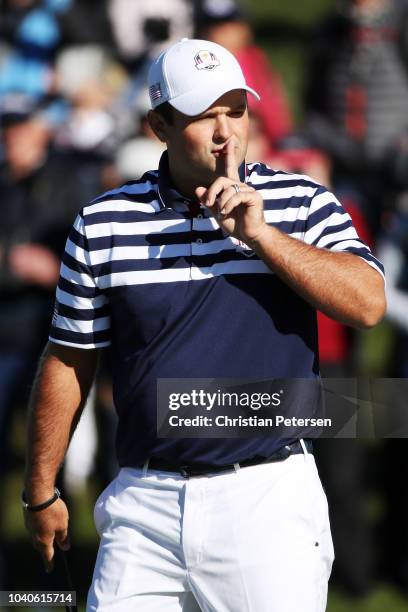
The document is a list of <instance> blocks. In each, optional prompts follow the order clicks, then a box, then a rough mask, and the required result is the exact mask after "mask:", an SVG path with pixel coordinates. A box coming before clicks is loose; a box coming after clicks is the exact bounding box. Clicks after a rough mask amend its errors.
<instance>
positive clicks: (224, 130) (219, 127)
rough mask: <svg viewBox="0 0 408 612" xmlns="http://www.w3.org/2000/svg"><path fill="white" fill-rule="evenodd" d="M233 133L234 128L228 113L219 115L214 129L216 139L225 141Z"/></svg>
mask: <svg viewBox="0 0 408 612" xmlns="http://www.w3.org/2000/svg"><path fill="white" fill-rule="evenodd" d="M231 135H232V130H231V126H230V122H229V118H228V116H227V115H224V114H220V115H217V119H216V123H215V130H214V141H215V142H218V143H219V142H225V141H226V140H228V138H229V137H230V136H231Z"/></svg>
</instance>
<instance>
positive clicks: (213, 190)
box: [205, 176, 231, 208]
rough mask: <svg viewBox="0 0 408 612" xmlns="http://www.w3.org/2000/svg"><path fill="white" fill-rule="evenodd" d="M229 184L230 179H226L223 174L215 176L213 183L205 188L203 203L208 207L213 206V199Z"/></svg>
mask: <svg viewBox="0 0 408 612" xmlns="http://www.w3.org/2000/svg"><path fill="white" fill-rule="evenodd" d="M230 185H231V179H227V178H225V177H223V176H220V177H219V178H217V179H216V180H215V181H214V182H213V184H212V185H211V186H210V187H209V188H208V189H207V200H206V201H205V205H206V206H209V207H210V208H211V207H212V206H214V204H215V200H216V199H217V197H218V196H220V195H221V193H222V192H223V191H224V189H227V188H228V187H229V186H230Z"/></svg>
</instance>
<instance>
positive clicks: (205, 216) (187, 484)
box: [25, 39, 385, 612]
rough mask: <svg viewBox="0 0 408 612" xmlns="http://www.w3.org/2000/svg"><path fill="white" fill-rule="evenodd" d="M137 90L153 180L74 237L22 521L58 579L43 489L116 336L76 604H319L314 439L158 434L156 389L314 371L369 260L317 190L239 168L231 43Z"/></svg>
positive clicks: (357, 306) (80, 225)
mask: <svg viewBox="0 0 408 612" xmlns="http://www.w3.org/2000/svg"><path fill="white" fill-rule="evenodd" d="M149 86H150V96H151V101H152V106H153V110H152V111H151V112H150V114H149V120H150V123H151V126H152V128H153V129H154V131H155V132H156V134H157V136H158V137H159V138H160V139H161V140H162V141H163V142H165V143H166V145H167V152H166V153H165V154H164V155H163V157H162V159H161V161H160V166H159V170H158V171H156V172H149V173H147V174H145V175H144V176H143V177H142V178H141V179H140V180H139V181H134V182H133V183H127V184H126V185H125V186H124V187H122V188H119V189H117V190H114V191H112V192H110V193H109V194H105V195H104V196H102V197H101V198H98V199H96V200H94V201H93V202H92V203H91V204H90V205H89V206H86V207H85V208H84V209H83V211H82V212H81V214H80V215H79V216H78V219H77V221H76V222H75V225H74V228H73V230H72V232H71V234H70V237H69V240H68V242H67V247H66V253H65V257H64V261H63V264H62V268H61V278H60V283H59V286H58V290H57V304H56V309H55V314H54V319H53V325H52V330H51V336H50V339H51V342H50V344H49V345H48V347H47V348H46V350H45V353H44V356H43V359H42V363H41V367H40V371H39V375H38V379H37V382H36V385H35V388H34V391H33V398H32V409H31V416H30V424H29V450H28V461H27V473H26V481H25V500H26V502H27V503H28V505H29V508H31V511H30V510H29V509H27V510H26V515H25V516H26V523H27V527H28V529H29V531H30V532H31V535H32V538H33V540H34V544H35V546H36V547H37V549H38V550H39V551H40V553H41V554H42V557H43V559H44V561H45V564H46V567H47V568H49V569H50V568H51V566H52V557H53V545H54V540H55V541H56V543H57V544H58V545H59V546H61V547H63V548H64V547H66V546H67V545H68V541H67V522H68V516H67V510H66V507H65V504H64V503H63V501H62V500H61V499H55V498H56V497H57V495H56V494H55V495H53V492H54V482H55V476H56V473H57V471H58V468H59V466H60V464H61V462H62V461H63V457H64V454H65V451H66V447H67V445H68V443H69V437H70V435H71V433H72V431H73V429H74V426H75V423H76V422H77V420H78V418H79V415H80V411H81V407H82V406H83V403H84V401H85V398H86V395H87V392H88V389H89V387H90V385H91V382H92V379H93V376H94V371H95V367H96V361H97V350H95V349H98V348H100V347H103V346H107V345H108V344H110V343H111V346H112V352H113V369H114V372H113V381H114V396H115V405H116V408H117V410H118V413H119V429H118V440H117V450H118V458H119V463H120V465H121V467H122V469H121V471H120V474H119V476H118V477H117V478H116V479H115V480H114V481H113V482H112V483H111V484H110V485H109V486H108V488H107V489H106V490H105V491H104V492H103V493H102V495H101V496H100V497H99V499H98V501H97V503H96V507H95V520H96V525H97V529H98V531H99V533H100V535H101V544H100V549H99V553H98V559H97V562H96V567H95V573H94V578H93V584H92V586H91V589H90V592H89V597H88V609H89V610H110V611H111V610H112V611H113V610H118V611H119V610H120V611H121V612H122V611H124V610H143V611H145V610H146V611H147V610H152V611H153V610H160V611H161V610H169V611H170V610H171V611H173V610H174V611H176V610H183V611H184V612H185V611H187V610H188V611H192V610H199V609H202V610H212V611H217V612H219V611H223V610H231V611H234V612H235V611H237V610H240V611H241V610H256V611H258V610H262V611H265V610H279V612H293V610H301V611H302V612H309V611H310V612H312V611H313V612H317V611H321V610H324V608H325V602H326V594H327V581H328V577H329V575H330V570H331V564H332V560H333V551H332V543H331V537H330V528H329V523H328V516H327V504H326V500H325V496H324V493H323V490H322V487H321V484H320V481H319V478H318V475H317V472H316V468H315V465H314V461H313V455H312V454H311V452H310V451H311V445H310V443H308V442H305V441H303V440H301V441H298V440H296V439H292V440H287V441H286V442H285V443H283V441H282V440H280V441H279V440H276V439H273V438H272V437H263V438H259V437H258V438H249V439H222V440H221V439H205V438H203V439H168V438H167V439H160V438H158V437H157V434H156V397H157V380H158V379H159V378H180V377H182V378H193V377H195V378H198V377H199V378H221V377H224V378H252V379H268V378H275V377H287V378H289V377H300V378H313V377H315V376H317V375H318V362H317V354H316V340H317V339H316V317H315V308H319V309H321V310H322V311H324V312H325V313H327V314H329V315H330V316H334V317H336V318H337V319H339V320H341V321H343V322H345V323H347V324H349V325H354V326H357V327H370V326H372V325H375V324H376V323H377V322H378V321H379V320H380V319H381V318H382V316H383V314H384V309H385V300H384V286H383V278H382V274H381V264H379V263H378V262H377V261H376V260H375V258H374V257H373V256H372V255H371V254H370V252H369V249H368V248H367V247H366V246H365V245H364V244H363V243H362V242H361V241H360V240H359V239H358V237H357V234H356V233H355V230H354V229H353V227H352V225H351V221H350V219H349V217H348V215H347V214H346V213H344V211H343V210H342V208H341V206H340V204H339V203H338V202H337V201H336V199H335V198H334V196H333V195H332V194H330V193H328V192H327V191H326V189H324V188H323V187H321V186H319V185H317V184H316V183H313V181H311V180H309V179H308V178H307V177H299V176H293V175H288V174H284V173H281V172H275V171H272V170H270V169H269V168H267V167H266V166H264V165H262V164H253V165H251V166H249V167H245V164H244V158H245V152H246V148H247V138H248V114H247V105H246V92H247V91H249V92H250V93H251V94H253V95H255V96H256V95H257V94H256V93H255V92H254V91H252V90H250V89H249V88H248V87H247V86H246V83H245V81H244V78H243V75H242V72H241V69H240V67H239V65H238V63H237V61H236V60H235V58H234V57H233V56H232V55H231V54H230V53H229V52H228V51H226V50H225V49H224V48H223V47H220V46H219V45H216V44H214V43H210V42H208V41H197V40H187V39H185V40H183V41H181V42H179V43H177V44H176V45H174V46H172V47H171V48H170V49H169V50H168V51H166V52H164V53H163V54H162V55H161V56H159V58H158V59H157V60H156V61H155V62H154V63H153V65H152V68H151V70H150V74H149ZM289 234H292V236H290V235H289ZM322 247H323V248H322ZM324 247H327V248H324ZM344 251H349V252H344ZM357 255H358V256H357ZM283 444H285V446H284V448H282V445H283ZM279 459H280V460H279ZM44 504H45V505H46V506H47V507H46V508H45V509H42V510H39V511H38V512H36V511H32V510H33V507H34V509H35V508H38V506H39V507H40V508H43V507H44V506H43V505H44Z"/></svg>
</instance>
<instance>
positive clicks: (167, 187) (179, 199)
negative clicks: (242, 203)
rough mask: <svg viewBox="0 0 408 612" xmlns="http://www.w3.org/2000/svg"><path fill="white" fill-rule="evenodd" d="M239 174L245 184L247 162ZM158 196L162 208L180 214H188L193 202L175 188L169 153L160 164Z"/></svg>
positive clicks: (165, 153) (243, 164) (242, 165)
mask: <svg viewBox="0 0 408 612" xmlns="http://www.w3.org/2000/svg"><path fill="white" fill-rule="evenodd" d="M238 172H239V178H240V181H241V183H245V179H246V176H247V168H246V165H245V162H242V164H241V165H240V167H239V169H238ZM158 195H159V201H160V204H161V206H162V208H173V209H174V210H176V211H178V212H188V210H189V207H190V205H191V204H192V202H193V201H192V200H190V199H188V198H187V197H185V196H183V195H181V193H179V192H178V191H177V189H176V188H175V186H174V183H173V180H172V178H171V175H170V169H169V158H168V153H167V151H164V152H163V154H162V156H161V158H160V162H159V176H158Z"/></svg>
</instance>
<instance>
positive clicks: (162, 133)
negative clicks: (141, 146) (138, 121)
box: [147, 110, 168, 142]
mask: <svg viewBox="0 0 408 612" xmlns="http://www.w3.org/2000/svg"><path fill="white" fill-rule="evenodd" d="M147 120H148V122H149V125H150V127H151V128H152V130H153V132H154V133H155V134H156V136H157V138H158V139H159V140H161V142H167V140H168V138H167V131H168V125H167V123H166V122H165V120H164V119H163V117H162V116H161V115H159V113H155V112H154V111H153V110H150V111H149V112H148V113H147Z"/></svg>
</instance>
